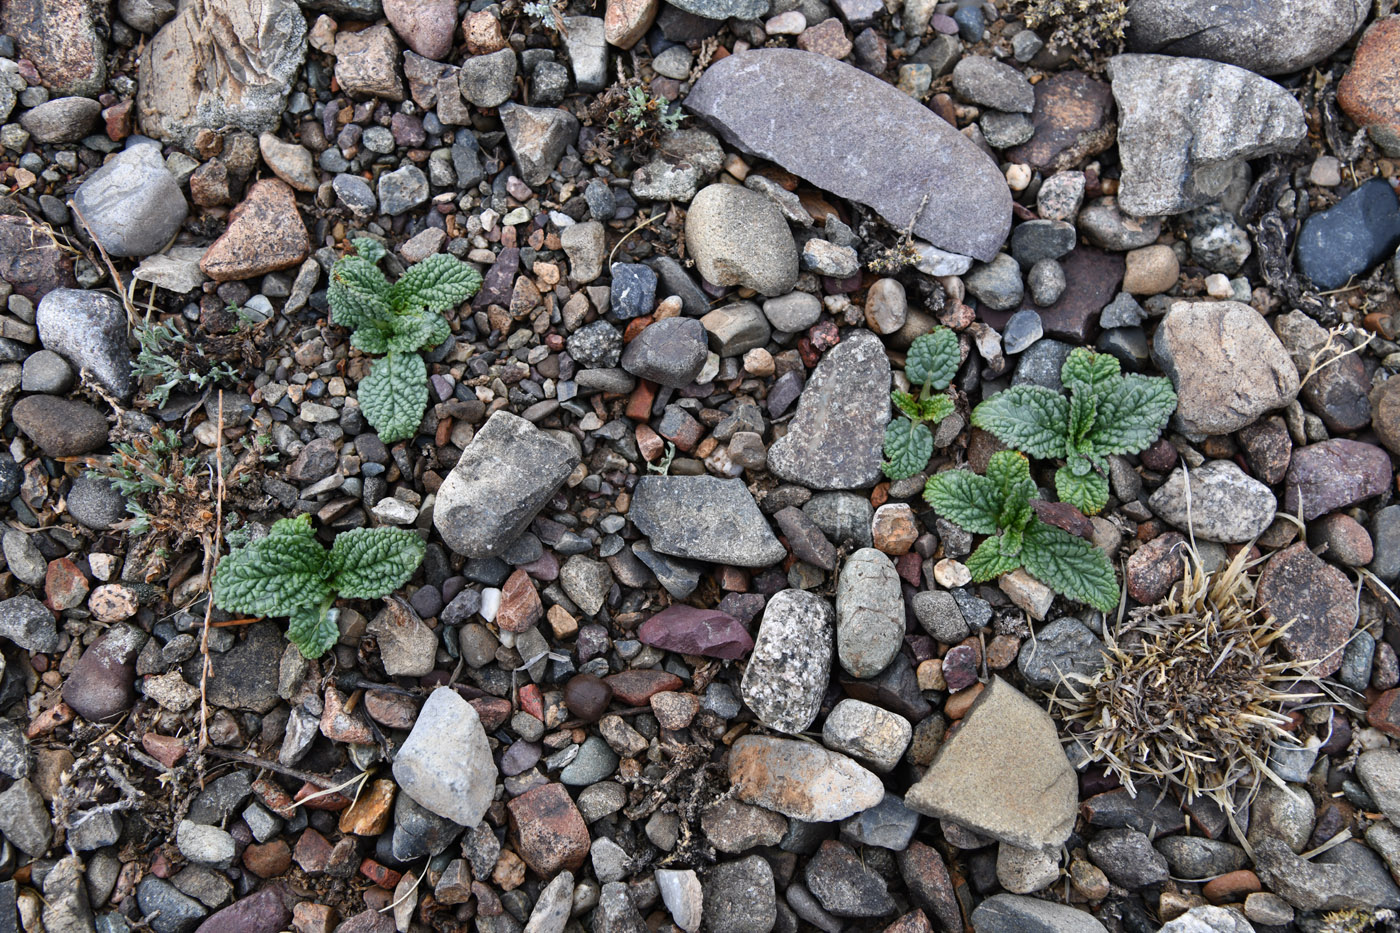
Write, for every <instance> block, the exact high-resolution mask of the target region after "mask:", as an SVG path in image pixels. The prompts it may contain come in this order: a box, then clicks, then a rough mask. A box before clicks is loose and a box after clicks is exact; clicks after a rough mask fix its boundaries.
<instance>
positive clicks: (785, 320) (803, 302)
mask: <svg viewBox="0 0 1400 933" xmlns="http://www.w3.org/2000/svg"><path fill="white" fill-rule="evenodd" d="M821 313H822V303H821V301H820V300H819V299H818V298H816V297H815V296H813V295H809V294H807V293H806V292H789V293H788V294H786V295H783V296H782V297H779V298H769V299H768V300H767V301H765V302H763V315H764V317H766V318H767V319H768V323H769V324H771V325H772V326H773V329H774V330H776V331H780V332H782V333H788V334H794V333H801V332H802V331H804V330H806V329H807V328H809V327H811V326H812V325H813V324H815V323H817V321H818V320H819V319H820V318H821Z"/></svg>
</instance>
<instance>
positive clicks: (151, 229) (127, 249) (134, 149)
mask: <svg viewBox="0 0 1400 933" xmlns="http://www.w3.org/2000/svg"><path fill="white" fill-rule="evenodd" d="M73 204H74V206H75V207H77V209H78V211H79V212H80V213H81V214H82V217H83V219H84V220H85V221H86V223H87V226H88V229H90V230H91V231H92V235H93V237H94V238H95V239H96V240H97V241H98V242H99V243H101V244H102V247H103V249H105V250H106V251H107V253H108V254H109V255H111V256H118V257H124V256H148V255H150V254H151V253H155V252H158V251H160V249H161V247H163V246H165V245H166V244H167V243H168V242H169V241H170V239H171V238H172V237H174V236H175V234H176V233H177V232H178V231H179V229H180V224H182V223H183V222H184V220H185V215H186V214H187V213H188V212H189V205H188V204H187V203H186V201H185V196H184V194H183V193H182V192H181V191H180V185H179V184H178V183H177V182H176V180H175V178H174V176H173V175H171V174H170V172H169V171H168V170H167V169H166V165H165V160H164V159H162V158H161V157H160V147H159V146H156V145H151V144H150V143H146V144H140V145H134V146H131V147H130V148H128V149H124V150H122V151H121V152H120V153H118V154H117V155H115V156H113V157H112V159H110V160H109V161H108V162H106V163H105V164H104V165H102V167H101V168H99V169H98V170H97V171H95V172H93V173H92V174H91V175H89V176H88V177H87V178H86V179H85V180H84V181H83V183H82V184H81V185H80V186H78V190H77V192H76V193H75V194H74V195H73Z"/></svg>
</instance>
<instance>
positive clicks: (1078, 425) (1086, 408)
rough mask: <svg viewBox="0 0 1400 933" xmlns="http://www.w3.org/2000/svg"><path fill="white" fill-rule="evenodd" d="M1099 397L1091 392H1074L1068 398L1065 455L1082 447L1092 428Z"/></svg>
mask: <svg viewBox="0 0 1400 933" xmlns="http://www.w3.org/2000/svg"><path fill="white" fill-rule="evenodd" d="M1098 402H1099V397H1098V396H1096V395H1094V394H1093V393H1091V392H1076V393H1074V394H1073V395H1071V396H1070V397H1069V428H1068V436H1067V437H1066V438H1065V453H1066V455H1068V454H1070V453H1074V452H1076V451H1078V450H1079V449H1080V448H1081V447H1083V446H1084V439H1085V438H1086V437H1088V436H1089V432H1090V431H1091V430H1093V428H1094V421H1095V418H1096V417H1097V413H1098Z"/></svg>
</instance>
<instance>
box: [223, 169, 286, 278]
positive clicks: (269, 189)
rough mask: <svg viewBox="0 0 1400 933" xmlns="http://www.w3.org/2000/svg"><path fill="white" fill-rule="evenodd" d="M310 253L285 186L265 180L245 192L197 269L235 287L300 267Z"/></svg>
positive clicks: (272, 180) (278, 180)
mask: <svg viewBox="0 0 1400 933" xmlns="http://www.w3.org/2000/svg"><path fill="white" fill-rule="evenodd" d="M310 252H311V242H310V239H309V237H308V235H307V232H306V225H305V224H304V223H303V222H302V219H301V215H300V214H299V213H298V212H297V203H296V194H295V193H294V192H293V191H292V189H291V187H290V186H289V185H288V184H287V183H286V182H284V181H282V180H280V179H276V178H267V179H264V180H262V181H260V182H257V183H256V184H254V185H253V186H252V187H250V188H249V189H248V194H247V196H246V197H245V198H244V199H243V203H241V204H239V205H238V206H237V207H235V208H234V209H233V212H232V213H230V214H229V222H228V229H227V230H225V231H224V234H223V235H222V236H221V237H219V238H218V239H217V240H215V241H214V242H213V243H212V244H210V246H209V249H208V251H207V252H206V253H205V254H204V258H203V259H201V260H200V263H199V267H200V269H201V270H203V272H204V274H205V275H207V276H209V277H210V278H211V279H213V280H214V281H216V282H230V281H238V280H241V279H247V278H252V277H253V276H255V275H266V274H267V273H269V272H277V271H279V270H281V269H287V268H290V267H291V266H295V265H299V264H300V263H301V262H302V260H304V259H306V257H307V255H308V254H309V253H310Z"/></svg>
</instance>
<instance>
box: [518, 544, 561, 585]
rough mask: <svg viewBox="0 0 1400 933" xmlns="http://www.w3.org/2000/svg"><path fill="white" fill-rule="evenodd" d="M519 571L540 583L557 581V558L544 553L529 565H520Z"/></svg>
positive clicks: (546, 552)
mask: <svg viewBox="0 0 1400 933" xmlns="http://www.w3.org/2000/svg"><path fill="white" fill-rule="evenodd" d="M520 569H521V570H523V571H525V572H526V573H528V574H529V575H530V576H531V577H532V578H534V579H536V580H538V581H539V582H541V583H553V582H554V581H555V580H558V579H559V558H557V557H555V556H554V554H553V553H551V552H550V551H545V552H544V553H543V554H541V555H540V556H539V557H537V558H535V559H534V560H532V561H530V563H528V564H521V565H520Z"/></svg>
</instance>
